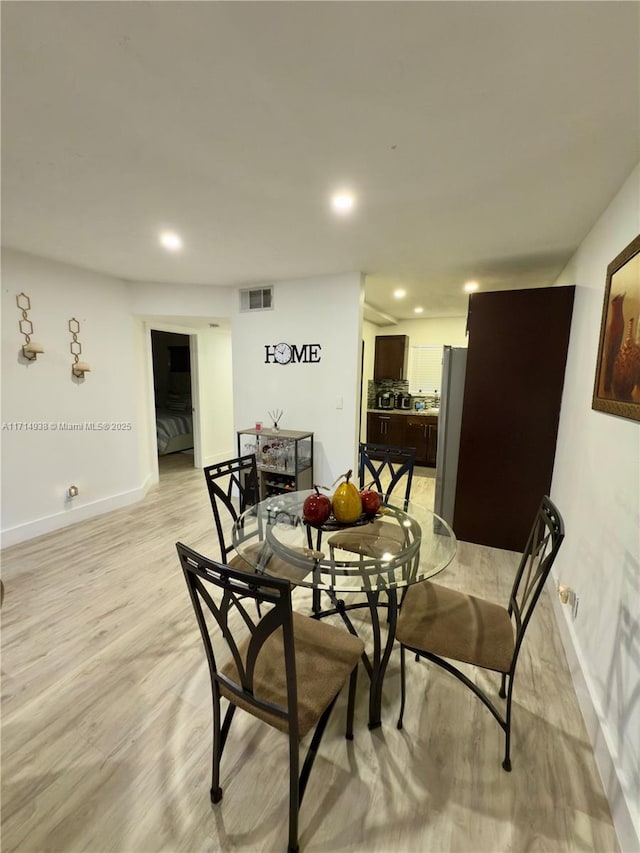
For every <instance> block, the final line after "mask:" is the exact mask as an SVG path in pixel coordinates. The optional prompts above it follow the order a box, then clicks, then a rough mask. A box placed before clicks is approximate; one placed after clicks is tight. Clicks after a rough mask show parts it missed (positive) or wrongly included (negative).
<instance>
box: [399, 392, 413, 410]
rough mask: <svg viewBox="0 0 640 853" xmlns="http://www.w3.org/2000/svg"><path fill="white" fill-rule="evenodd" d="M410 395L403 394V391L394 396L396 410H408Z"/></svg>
mask: <svg viewBox="0 0 640 853" xmlns="http://www.w3.org/2000/svg"><path fill="white" fill-rule="evenodd" d="M410 408H411V394H405V393H404V392H403V391H400V392H398V394H396V409H405V410H406V409H410Z"/></svg>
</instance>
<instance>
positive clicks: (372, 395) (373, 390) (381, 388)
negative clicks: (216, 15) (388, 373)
mask: <svg viewBox="0 0 640 853" xmlns="http://www.w3.org/2000/svg"><path fill="white" fill-rule="evenodd" d="M388 391H390V392H391V393H392V394H394V395H395V394H398V393H400V392H402V393H403V394H408V393H409V383H408V382H407V380H406V379H382V380H380V381H376V380H375V379H370V380H369V382H368V385H367V408H368V409H375V408H376V402H377V397H378V394H384V393H386V392H388ZM416 401H422V402H424V403H425V405H426V406H427V407H429V406H433V405H434V404H437V402H438V399H437V398H436V395H434V394H412V395H411V408H414V405H415V403H416Z"/></svg>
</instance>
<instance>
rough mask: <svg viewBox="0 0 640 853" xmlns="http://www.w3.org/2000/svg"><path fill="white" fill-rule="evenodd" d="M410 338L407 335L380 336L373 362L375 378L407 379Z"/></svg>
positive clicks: (377, 340) (377, 338)
mask: <svg viewBox="0 0 640 853" xmlns="http://www.w3.org/2000/svg"><path fill="white" fill-rule="evenodd" d="M408 357H409V338H408V336H407V335H378V336H377V337H376V347H375V356H374V362H373V378H374V380H380V379H406V378H407V359H408Z"/></svg>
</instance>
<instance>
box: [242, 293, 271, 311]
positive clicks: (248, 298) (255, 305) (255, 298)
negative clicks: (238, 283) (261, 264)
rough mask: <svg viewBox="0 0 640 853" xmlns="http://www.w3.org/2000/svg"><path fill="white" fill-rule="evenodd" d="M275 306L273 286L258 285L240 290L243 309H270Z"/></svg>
mask: <svg viewBox="0 0 640 853" xmlns="http://www.w3.org/2000/svg"><path fill="white" fill-rule="evenodd" d="M271 308H273V287H256V288H252V289H248V290H241V291H240V310H241V311H269V310H271Z"/></svg>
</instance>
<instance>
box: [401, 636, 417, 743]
mask: <svg viewBox="0 0 640 853" xmlns="http://www.w3.org/2000/svg"><path fill="white" fill-rule="evenodd" d="M416 657H417V655H416ZM405 694H406V689H405V671H404V646H403V645H402V644H400V716H399V717H398V728H399V729H401V728H402V718H403V716H404V700H405Z"/></svg>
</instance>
